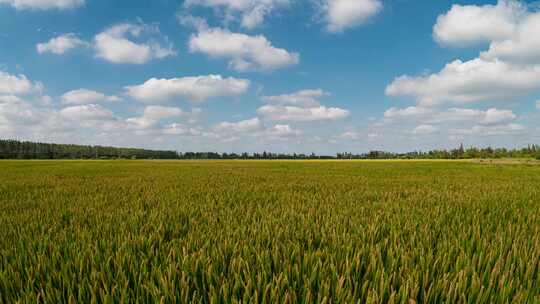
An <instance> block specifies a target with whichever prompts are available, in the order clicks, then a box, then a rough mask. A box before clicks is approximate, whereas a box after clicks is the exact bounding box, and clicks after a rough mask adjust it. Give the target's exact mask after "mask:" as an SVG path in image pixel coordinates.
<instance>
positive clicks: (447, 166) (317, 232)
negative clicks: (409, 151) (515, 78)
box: [0, 161, 540, 303]
mask: <svg viewBox="0 0 540 304" xmlns="http://www.w3.org/2000/svg"><path fill="white" fill-rule="evenodd" d="M126 302H148V303H154V302H163V303H540V166H537V165H531V164H504V165H502V164H497V163H488V164H486V163H474V162H446V161H437V162H423V161H411V162H404V161H401V162H400V161H396V162H392V161H382V162H363V161H324V162H323V161H320V162H318V161H298V162H296V161H2V162H0V303H126Z"/></svg>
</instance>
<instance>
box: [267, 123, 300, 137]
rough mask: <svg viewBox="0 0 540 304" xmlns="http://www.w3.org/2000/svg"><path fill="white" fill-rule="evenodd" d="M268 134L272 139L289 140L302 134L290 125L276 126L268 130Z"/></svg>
mask: <svg viewBox="0 0 540 304" xmlns="http://www.w3.org/2000/svg"><path fill="white" fill-rule="evenodd" d="M267 133H268V135H269V136H270V137H272V138H288V137H296V136H299V135H300V134H301V132H300V131H298V130H294V129H293V128H291V126H289V125H275V126H273V127H272V128H270V129H268V130H267Z"/></svg>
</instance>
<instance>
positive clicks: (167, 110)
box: [126, 106, 185, 130]
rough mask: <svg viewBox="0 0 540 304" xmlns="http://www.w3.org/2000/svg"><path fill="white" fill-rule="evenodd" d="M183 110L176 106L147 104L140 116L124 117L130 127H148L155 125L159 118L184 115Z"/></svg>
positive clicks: (139, 128)
mask: <svg viewBox="0 0 540 304" xmlns="http://www.w3.org/2000/svg"><path fill="white" fill-rule="evenodd" d="M184 114H185V113H184V111H182V109H180V108H177V107H163V106H147V107H146V108H144V112H143V115H142V116H139V117H132V118H128V119H126V123H127V124H128V128H130V129H138V130H142V129H148V128H150V127H153V126H155V125H156V124H157V123H158V122H159V121H160V120H162V119H166V118H172V117H179V116H182V115H184Z"/></svg>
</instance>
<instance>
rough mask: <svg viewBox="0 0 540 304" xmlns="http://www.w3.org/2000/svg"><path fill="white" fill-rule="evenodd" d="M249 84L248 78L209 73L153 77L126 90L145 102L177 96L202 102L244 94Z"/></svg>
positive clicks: (166, 99)
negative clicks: (164, 77)
mask: <svg viewBox="0 0 540 304" xmlns="http://www.w3.org/2000/svg"><path fill="white" fill-rule="evenodd" d="M249 86H250V82H249V80H246V79H238V78H232V77H229V78H223V77H222V76H221V75H208V76H198V77H183V78H172V79H156V78H151V79H149V80H148V81H146V82H145V83H143V84H141V85H137V86H128V87H126V91H127V94H128V95H129V96H131V97H132V98H134V99H136V100H138V101H141V102H145V103H157V102H163V101H168V100H171V99H175V98H180V99H186V100H188V101H194V102H201V101H204V100H206V99H208V98H213V97H226V96H238V95H241V94H244V93H245V92H246V91H247V90H248V88H249Z"/></svg>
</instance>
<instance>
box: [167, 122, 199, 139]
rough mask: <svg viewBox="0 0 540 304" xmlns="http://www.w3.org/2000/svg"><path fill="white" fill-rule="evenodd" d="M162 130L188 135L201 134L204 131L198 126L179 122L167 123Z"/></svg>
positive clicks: (169, 133) (171, 133)
mask: <svg viewBox="0 0 540 304" xmlns="http://www.w3.org/2000/svg"><path fill="white" fill-rule="evenodd" d="M161 132H162V133H163V134H166V135H188V136H200V135H203V132H202V131H201V130H199V129H197V128H192V127H188V126H185V125H183V124H179V123H172V124H169V125H166V126H165V127H164V128H163V129H162V130H161Z"/></svg>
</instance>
